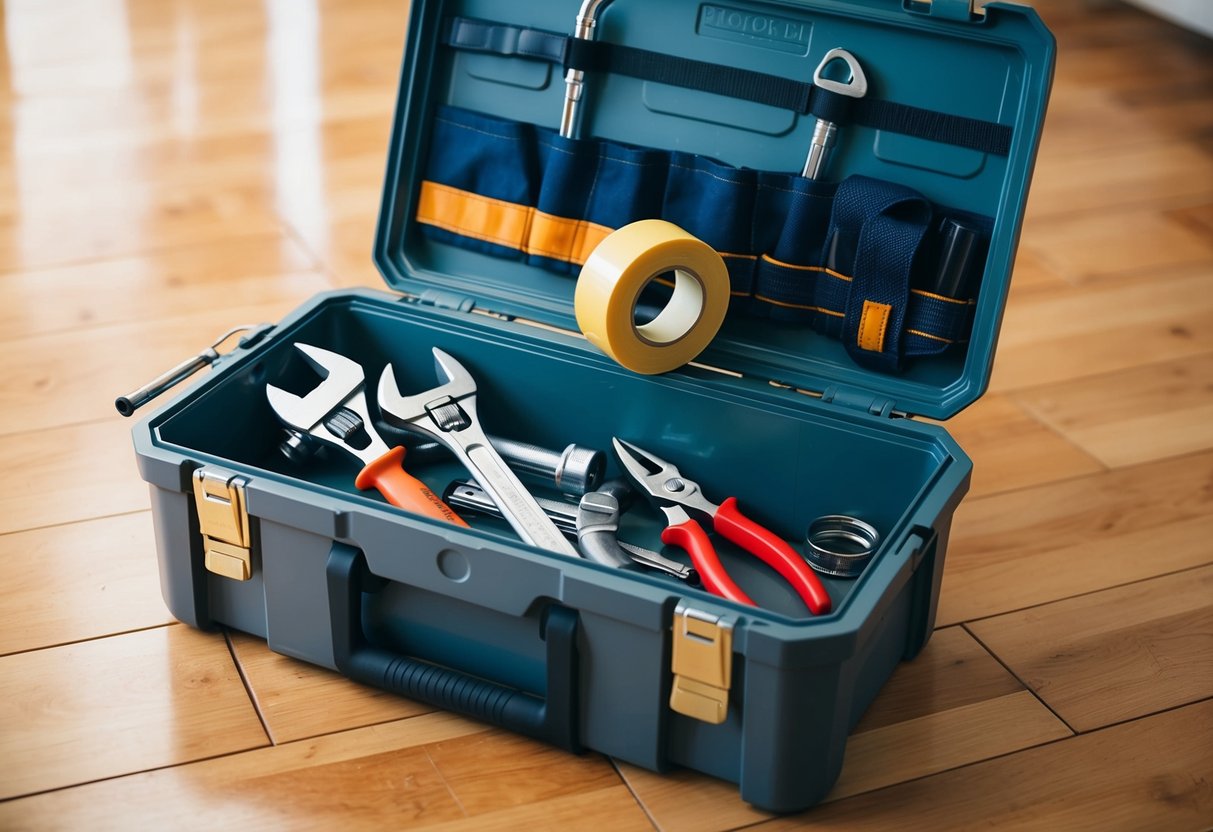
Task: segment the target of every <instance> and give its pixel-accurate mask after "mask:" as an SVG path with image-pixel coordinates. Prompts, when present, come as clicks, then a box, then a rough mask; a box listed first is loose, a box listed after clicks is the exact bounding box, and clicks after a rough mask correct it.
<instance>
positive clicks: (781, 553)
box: [696, 497, 830, 615]
mask: <svg viewBox="0 0 1213 832" xmlns="http://www.w3.org/2000/svg"><path fill="white" fill-rule="evenodd" d="M712 525H713V527H714V528H715V529H716V531H717V532H719V533H720V534H721V535H722V536H723V537H724V538H725V539H726V540H728V541H730V542H732V543H736V544H737V545H738V546H740V547H741V548H742V549H745V550H746V551H747V552H749V553H750V554H752V555H754V556H755V557H757V558H759V559H760V560H762V561H763V562H764V563H766V564H767V565H768V566H770V567H771V568H772V569H774V570H775V571H776V572H778V573H779V574H780V575H782V576H783V578H784V580H786V581H787V582H788V583H790V584H791V585H792V586H793V587H794V588H795V589H796V593H797V594H798V595H799V596H800V597H801V598H803V599H804V602H805V603H806V604H807V605H808V607H809V611H810V612H812V613H813V615H825V614H826V613H827V612H829V611H830V594H829V593H828V592H826V588H825V586H824V585H822V583H821V579H820V578H818V577H817V575H816V573H814V572H813V570H812V569H810V568H809V565H808V564H807V563H805V561H804V558H802V557H801V556H800V555H798V554H796V550H795V549H793V548H792V547H791V546H790V545H789V544H788V542H787V541H786V540H784V539H783V538H782V537H779V536H778V535H777V534H775V533H774V532H772V531H771V530H770V529H768V528H765V527H763V526H760V525H758V524H757V523H755V522H754V521H753V520H751V519H750V518H748V517H746V516H745V515H744V514H742V513H741V509H739V508H738V507H737V499H736V498H735V497H729V498H728V499H727V500H725V501H724V502H723V503H721V504H720V508H719V509H718V510H717V511H716V516H715V517H713V518H712ZM696 566H698V564H696ZM726 597H727V596H726Z"/></svg>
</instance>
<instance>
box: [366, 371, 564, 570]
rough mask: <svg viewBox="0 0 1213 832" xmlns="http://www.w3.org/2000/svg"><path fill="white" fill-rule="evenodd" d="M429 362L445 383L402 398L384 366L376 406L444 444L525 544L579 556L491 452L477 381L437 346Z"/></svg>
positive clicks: (390, 418) (387, 416)
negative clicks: (480, 411)
mask: <svg viewBox="0 0 1213 832" xmlns="http://www.w3.org/2000/svg"><path fill="white" fill-rule="evenodd" d="M433 354H434V363H435V365H436V368H437V371H438V375H439V377H440V378H443V379H444V382H443V383H442V384H440V385H439V386H438V387H436V388H434V389H432V390H427V391H426V392H424V393H419V394H416V395H413V396H407V397H406V396H402V395H401V394H400V389H399V388H398V387H397V386H396V376H395V374H394V373H393V372H392V367H391V365H390V364H389V365H388V366H387V367H384V369H383V375H382V376H380V378H379V409H380V411H381V412H382V413H383V417H384V418H385V419H387V420H388V421H389V422H392V423H394V424H396V425H397V426H398V427H404V428H407V429H409V430H415V431H417V432H419V433H424V434H425V435H426V436H429V437H430V438H431V439H435V440H437V441H438V442H441V443H442V444H444V445H446V446H447V447H448V448H450V449H451V452H452V453H454V454H455V456H456V457H457V458H458V459H459V461H460V462H462V463H463V464H464V466H465V467H466V468H467V469H468V471H469V472H471V474H472V477H473V478H475V480H476V482H478V483H480V485H481V487H482V488H483V489H484V490H485V491H486V492H487V493H488V495H489V496H490V497H492V498H493V502H494V503H496V504H497V505H498V506H499V507H500V508H501V512H502V514H503V515H504V516H505V519H506V521H507V522H508V523H509V524H510V526H511V527H513V529H514V531H515V532H517V533H518V536H519V537H521V538H522V539H523V540H524V541H526V542H527V543H530V544H531V545H532V546H538V547H540V548H543V549H547V550H549V551H552V552H556V553H558V554H562V555H565V556H566V557H570V558H575V557H579V555H578V553H577V548H576V547H575V546H573V544H571V543H569V541H568V540H566V539H565V537H564V535H562V534H561V533H560V530H559V529H557V528H556V526H555V524H553V523H552V521H551V520H549V519H548V516H547V515H546V514H544V513H543V509H542V508H540V507H539V504H538V503H536V502H535V498H534V496H532V495H531V493H530V492H529V491H527V490H526V487H525V486H524V485H523V484H522V483H521V482H520V481H519V479H518V477H517V476H516V475H515V474H514V472H513V471H511V470H510V468H509V466H508V465H506V464H505V460H503V459H502V458H501V455H500V454H498V453H497V451H496V450H494V448H493V445H492V443H490V442H489V438H488V437H487V436H485V433H484V428H482V427H481V425H480V419H479V417H478V416H477V414H476V381H475V379H473V378H472V375H471V373H469V372H468V371H467V369H466V368H465V367H464V366H463V365H462V364H460V363H459V362H458V361H457V360H455V358H454V357H453V356H451V355H448V354H447V353H445V352H443V351H442V350H440V349H438V348H437V347H434V348H433Z"/></svg>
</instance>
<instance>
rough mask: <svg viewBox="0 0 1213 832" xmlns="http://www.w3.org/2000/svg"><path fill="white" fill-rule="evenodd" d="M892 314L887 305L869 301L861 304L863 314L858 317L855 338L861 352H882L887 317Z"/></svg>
mask: <svg viewBox="0 0 1213 832" xmlns="http://www.w3.org/2000/svg"><path fill="white" fill-rule="evenodd" d="M892 312H893V307H892V306H890V305H889V304H887V303H876V302H875V301H870V300H865V301H864V302H863V312H862V313H860V315H859V333H858V336H857V338H856V341H857V342H858V344H859V348H860V349H861V350H867V351H868V352H882V351H883V350H884V336H885V332H886V331H887V330H888V328H889V315H890V314H892Z"/></svg>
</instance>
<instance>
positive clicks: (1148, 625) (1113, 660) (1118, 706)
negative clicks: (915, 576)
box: [966, 567, 1213, 731]
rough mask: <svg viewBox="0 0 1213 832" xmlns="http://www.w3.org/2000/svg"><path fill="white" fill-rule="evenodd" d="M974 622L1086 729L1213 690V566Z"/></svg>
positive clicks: (1036, 686)
mask: <svg viewBox="0 0 1213 832" xmlns="http://www.w3.org/2000/svg"><path fill="white" fill-rule="evenodd" d="M966 626H967V627H969V629H971V630H972V631H973V633H975V634H976V635H977V637H978V638H980V639H981V641H982V643H983V644H985V645H987V646H988V647H989V648H990V649H991V650H993V651H994V652H995V653H996V654H997V655H998V657H999V658H1000V659H1002V661H1003V662H1005V663H1006V665H1007V667H1009V668H1010V669H1011V671H1012V672H1014V673H1015V674H1016V675H1017V676H1018V677H1019V678H1020V679H1023V680H1024V682H1025V683H1026V684H1027V685H1029V686H1030V687H1031V688H1032V690H1034V691H1035V692H1036V693H1037V694H1038V695H1039V696H1040V697H1041V698H1042V699H1044V701H1045V702H1046V703H1048V705H1049V707H1051V708H1052V709H1053V710H1054V711H1056V712H1057V713H1058V714H1059V715H1060V716H1061V717H1062V718H1063V719H1064V720H1065V721H1066V722H1067V723H1069V724H1070V725H1071V726H1073V727H1074V728H1075V729H1076V730H1079V731H1089V730H1091V729H1093V728H1099V727H1102V726H1104V725H1108V724H1110V723H1113V722H1120V721H1123V720H1126V719H1132V718H1134V717H1138V716H1143V715H1145V714H1151V713H1155V712H1157V711H1161V710H1165V709H1167V708H1173V707H1175V706H1177V705H1186V704H1188V703H1190V702H1195V701H1198V700H1201V699H1206V698H1209V697H1213V649H1210V645H1211V644H1213V567H1202V568H1199V569H1193V570H1190V571H1186V572H1179V573H1177V574H1174V575H1167V576H1164V577H1161V578H1155V579H1154V580H1150V581H1137V582H1135V583H1133V584H1132V585H1129V586H1122V587H1117V588H1115V589H1109V590H1105V591H1103V592H1098V593H1094V594H1092V595H1084V596H1081V597H1078V598H1067V599H1066V600H1064V601H1058V602H1056V603H1053V604H1047V605H1045V606H1043V607H1034V608H1033V609H1030V610H1024V611H1022V612H1015V613H1009V614H1007V615H1001V616H998V617H996V618H990V619H987V620H985V621H977V622H974V623H971V624H968V625H966Z"/></svg>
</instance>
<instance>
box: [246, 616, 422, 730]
mask: <svg viewBox="0 0 1213 832" xmlns="http://www.w3.org/2000/svg"><path fill="white" fill-rule="evenodd" d="M230 638H231V643H232V648H233V651H234V653H235V656H236V660H237V661H238V662H239V663H240V667H241V670H242V672H243V674H244V677H245V679H247V680H248V684H249V687H250V688H251V690H252V691H253V696H254V699H255V701H256V704H257V709H258V711H259V712H260V714H261V718H262V720H264V722H265V727H266V730H268V731H269V734H270V738H271V739H272V740H273V741H274V742H276V743H283V742H291V741H294V740H299V739H305V738H307V737H314V736H318V735H320V734H328V733H333V732H335V731H345V730H348V729H350V728H360V727H362V726H364V725H373V724H375V723H378V722H387V721H389V720H395V719H403V718H405V717H410V716H417V715H418V714H424V713H429V712H431V711H433V710H434V708H432V707H431V706H429V705H423V704H421V703H420V702H414V701H412V700H409V699H405V698H404V697H401V696H396V695H395V694H391V693H387V692H385V691H381V690H376V689H375V688H370V687H367V686H365V685H359V684H356V683H354V682H351V681H349V680H348V679H346V678H345V677H343V676H341V675H339V674H337V673H334V672H333V671H331V670H326V669H324V668H321V667H316V666H315V665H310V664H307V663H306V662H301V661H299V660H298V659H291V658H288V657H286V656H280V655H278V654H277V653H274V652H273V651H272V650H270V649H269V648H268V647H267V646H266V644H265V642H264V641H262V640H261V639H258V638H253V637H252V636H248V635H244V634H242V633H232V634H231V636H230Z"/></svg>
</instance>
